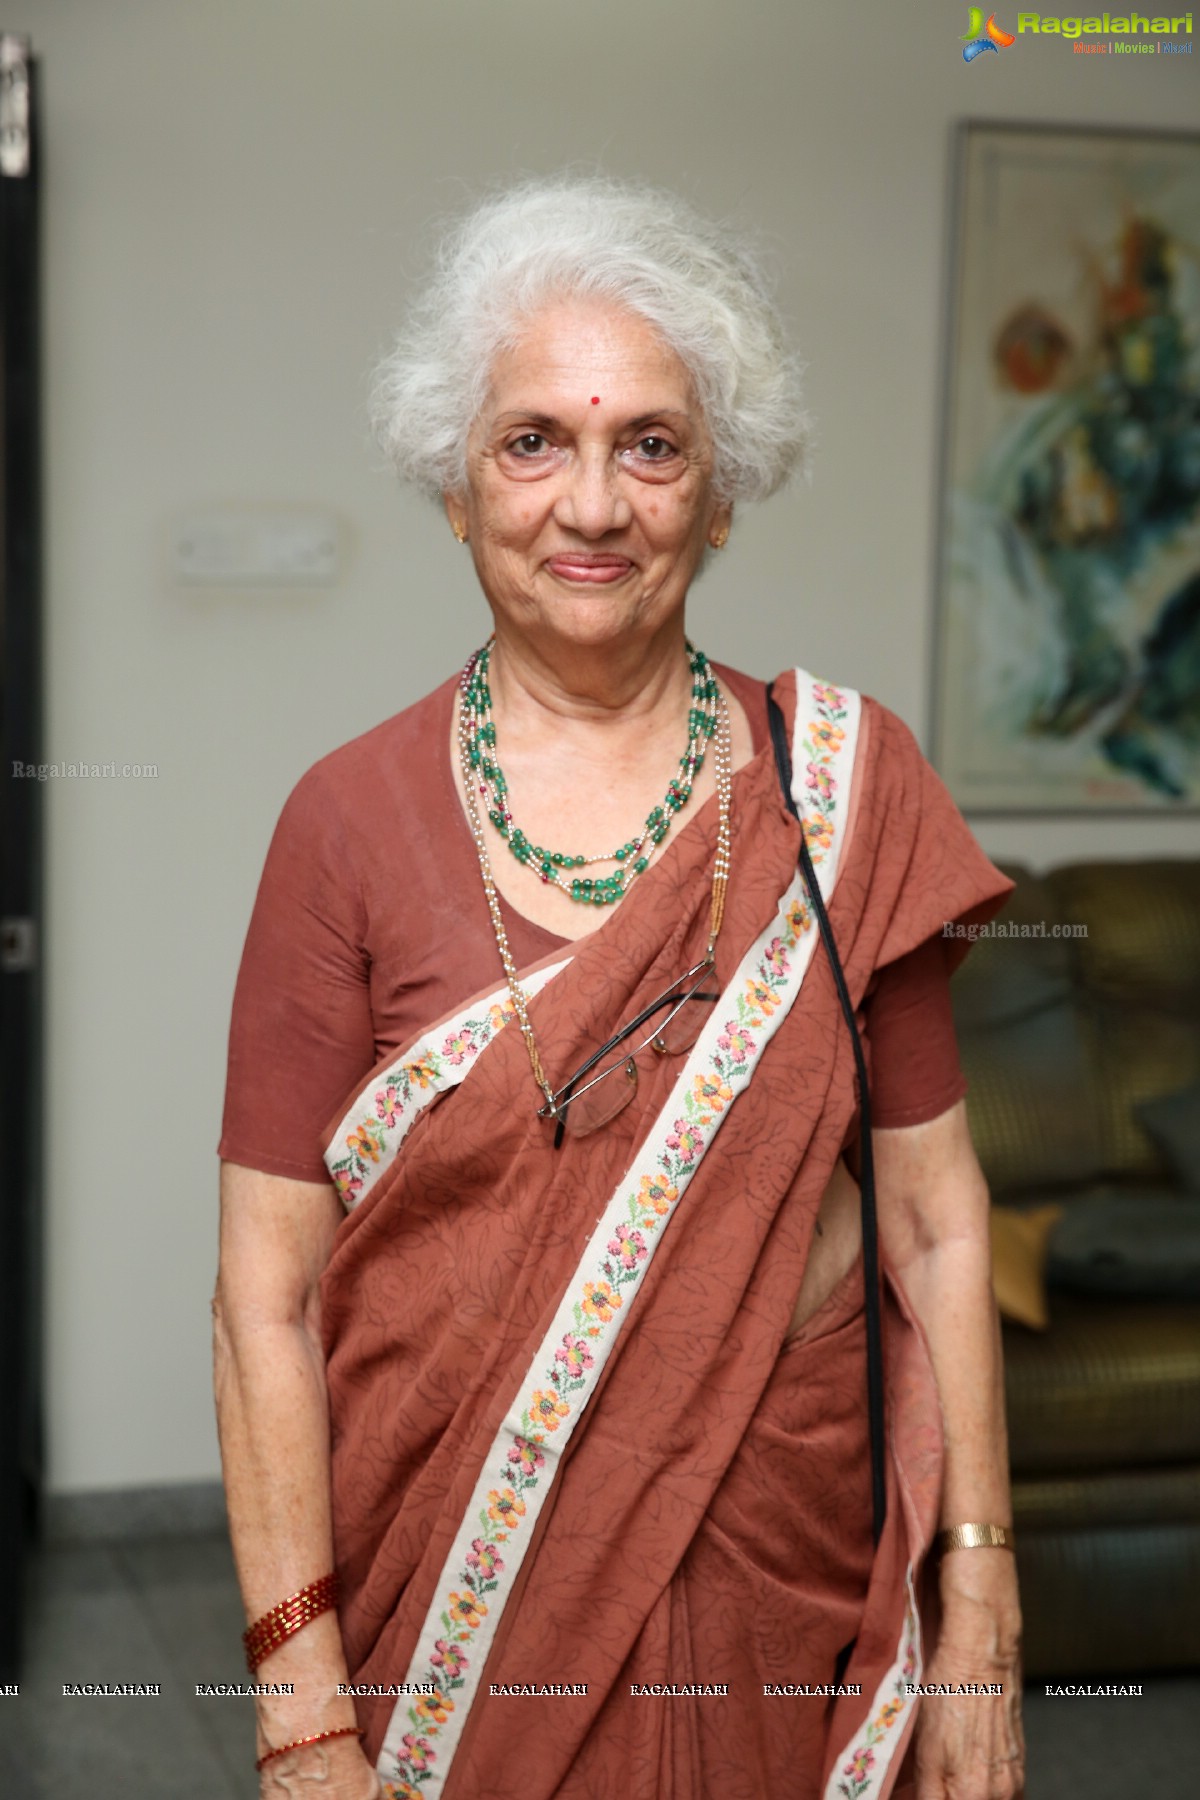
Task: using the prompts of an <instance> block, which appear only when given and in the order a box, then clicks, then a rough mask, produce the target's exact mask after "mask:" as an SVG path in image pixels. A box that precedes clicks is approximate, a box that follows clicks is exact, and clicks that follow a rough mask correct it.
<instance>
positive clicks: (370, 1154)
mask: <svg viewBox="0 0 1200 1800" xmlns="http://www.w3.org/2000/svg"><path fill="white" fill-rule="evenodd" d="M570 960H571V959H570V957H564V958H562V959H560V960H559V961H558V962H554V963H548V964H547V965H546V966H545V967H544V968H541V969H538V970H536V971H535V972H534V973H533V974H531V975H527V976H526V977H525V978H524V980H523V983H522V985H523V986H524V989H525V992H526V993H527V994H536V993H540V991H541V989H542V988H544V987H545V986H546V985H547V983H548V982H550V981H552V980H553V978H554V977H555V976H556V975H558V974H560V973H561V972H562V970H563V969H565V968H566V967H567V966H568V964H569V962H570ZM515 1018H516V1013H515V1012H514V1010H513V1004H512V1000H511V999H510V998H509V992H508V988H507V987H506V986H505V987H500V988H497V989H495V991H494V992H493V993H490V994H485V995H484V996H483V997H482V998H480V999H477V1000H472V1001H470V1002H468V1004H467V1005H466V1006H464V1007H463V1008H462V1009H461V1010H460V1011H459V1012H457V1013H454V1014H453V1015H452V1016H451V1017H450V1018H449V1019H446V1020H444V1021H443V1023H442V1024H441V1025H438V1026H436V1027H434V1028H433V1029H432V1030H430V1031H428V1032H426V1033H425V1034H424V1036H422V1037H419V1038H417V1040H416V1041H415V1043H413V1044H410V1045H409V1047H408V1049H407V1050H405V1051H403V1052H402V1053H401V1055H400V1056H399V1057H397V1059H396V1061H395V1062H394V1063H392V1064H391V1066H390V1067H389V1068H387V1069H385V1070H384V1071H383V1072H382V1074H379V1075H374V1076H372V1078H371V1079H370V1081H368V1082H367V1084H366V1086H365V1087H364V1088H363V1090H362V1092H361V1093H360V1094H358V1095H357V1097H356V1098H355V1100H354V1101H353V1103H352V1104H351V1106H350V1107H349V1108H348V1110H347V1112H346V1115H345V1117H344V1118H343V1119H342V1121H341V1123H340V1124H339V1125H338V1127H337V1129H336V1130H335V1132H334V1134H333V1138H332V1141H331V1143H330V1146H329V1148H328V1150H327V1151H326V1152H325V1167H326V1168H327V1169H328V1170H329V1175H330V1179H331V1180H332V1182H333V1185H334V1186H335V1187H336V1189H337V1191H338V1198H339V1199H340V1200H341V1203H342V1205H343V1206H344V1207H345V1209H346V1211H347V1212H352V1211H353V1210H354V1208H355V1207H356V1206H358V1205H359V1204H360V1203H361V1202H362V1201H363V1200H365V1198H366V1196H367V1195H368V1194H369V1193H370V1191H371V1189H372V1188H373V1187H374V1185H375V1183H376V1182H377V1181H378V1180H379V1177H380V1176H381V1175H382V1174H383V1172H384V1170H385V1169H386V1168H387V1167H388V1165H389V1163H391V1162H392V1161H393V1159H394V1158H395V1156H396V1154H397V1152H398V1151H399V1149H400V1146H401V1144H402V1143H403V1142H404V1140H405V1138H406V1137H407V1136H408V1134H409V1132H410V1131H411V1130H412V1127H413V1126H414V1125H415V1123H416V1121H417V1119H418V1118H419V1116H420V1114H421V1113H422V1112H423V1111H424V1109H425V1108H426V1107H427V1106H428V1105H429V1103H430V1101H431V1100H433V1099H434V1098H436V1096H437V1095H438V1094H444V1093H446V1092H447V1091H448V1090H449V1089H450V1088H454V1087H457V1086H458V1084H459V1082H460V1081H464V1080H465V1079H466V1077H467V1075H468V1074H469V1073H470V1070H471V1066H472V1064H473V1062H474V1061H475V1059H476V1057H478V1056H479V1055H480V1053H481V1052H482V1051H484V1050H486V1049H487V1047H488V1045H489V1044H490V1043H491V1041H492V1039H493V1038H494V1037H495V1036H496V1035H497V1033H498V1032H500V1031H503V1029H504V1027H505V1026H506V1025H509V1024H511V1023H512V1021H513V1019H515Z"/></svg>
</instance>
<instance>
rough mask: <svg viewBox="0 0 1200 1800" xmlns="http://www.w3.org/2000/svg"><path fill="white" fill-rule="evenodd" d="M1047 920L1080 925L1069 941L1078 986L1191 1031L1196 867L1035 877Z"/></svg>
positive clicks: (1102, 868)
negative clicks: (1179, 1021) (1169, 1017)
mask: <svg viewBox="0 0 1200 1800" xmlns="http://www.w3.org/2000/svg"><path fill="white" fill-rule="evenodd" d="M1043 883H1044V886H1045V887H1046V889H1047V890H1048V891H1049V893H1050V894H1051V895H1053V901H1052V905H1053V908H1054V912H1055V915H1056V916H1057V917H1058V918H1059V919H1061V920H1063V921H1065V922H1071V923H1074V924H1080V925H1085V926H1086V927H1087V936H1086V937H1080V938H1072V939H1070V940H1069V943H1070V952H1071V959H1072V963H1073V966H1074V969H1075V972H1076V977H1077V979H1078V981H1079V982H1080V984H1081V985H1082V986H1083V987H1085V988H1086V989H1088V990H1089V992H1090V993H1092V994H1094V995H1096V996H1097V997H1103V998H1108V999H1111V1000H1117V1001H1119V1002H1121V1003H1122V1004H1124V1003H1127V1002H1129V1001H1130V1000H1136V1001H1137V1002H1138V1003H1139V1004H1140V1005H1142V1006H1148V1007H1153V1008H1154V1009H1155V1010H1156V1011H1159V1012H1164V1013H1176V1014H1178V1015H1180V1016H1181V1017H1183V1018H1188V1019H1191V1020H1192V1022H1193V1023H1195V1021H1196V1019H1197V1017H1200V862H1198V861H1196V860H1195V859H1194V858H1185V859H1178V860H1167V859H1164V858H1160V859H1158V860H1156V861H1153V862H1147V861H1141V860H1134V861H1130V862H1088V863H1068V864H1066V865H1065V866H1064V867H1062V868H1060V869H1054V870H1051V872H1050V873H1049V874H1048V875H1046V876H1044V877H1043Z"/></svg>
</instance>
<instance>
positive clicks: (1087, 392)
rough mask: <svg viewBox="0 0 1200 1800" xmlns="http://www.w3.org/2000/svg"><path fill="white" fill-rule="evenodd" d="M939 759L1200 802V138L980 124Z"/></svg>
mask: <svg viewBox="0 0 1200 1800" xmlns="http://www.w3.org/2000/svg"><path fill="white" fill-rule="evenodd" d="M957 155H958V162H957V174H958V181H957V193H956V199H955V208H954V241H953V245H952V256H951V262H952V266H951V271H950V278H951V297H950V307H949V319H950V334H949V349H948V367H947V370H946V402H945V429H944V452H943V468H942V481H941V522H940V541H939V570H938V595H937V616H936V633H935V635H936V646H937V649H936V672H935V680H934V706H935V719H934V744H935V749H934V755H935V760H936V762H937V765H938V767H939V769H940V770H941V773H942V775H943V777H944V778H945V780H946V782H947V784H948V785H949V787H950V789H951V791H952V792H953V794H954V796H955V798H956V800H957V801H958V803H959V804H960V805H961V806H963V807H964V808H965V809H966V810H968V811H973V812H976V813H980V812H1009V811H1022V812H1065V811H1074V810H1080V809H1083V810H1091V809H1094V808H1104V809H1108V810H1111V811H1125V812H1141V811H1149V810H1151V809H1159V810H1163V809H1165V810H1169V811H1189V810H1195V809H1197V808H1200V136H1191V135H1182V134H1168V133H1152V132H1116V131H1108V130H1096V131H1091V130H1076V129H1070V130H1047V129H1043V128H1040V127H1029V128H1027V127H1014V126H997V125H982V124H979V125H976V124H971V125H966V126H964V127H963V128H962V130H961V132H960V134H959V143H958V147H957Z"/></svg>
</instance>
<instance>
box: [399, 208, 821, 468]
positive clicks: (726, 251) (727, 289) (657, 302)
mask: <svg viewBox="0 0 1200 1800" xmlns="http://www.w3.org/2000/svg"><path fill="white" fill-rule="evenodd" d="M573 295H581V296H587V297H593V296H595V297H599V298H602V299H605V300H611V301H612V302H613V303H614V305H618V306H621V307H623V308H625V309H626V310H627V311H629V312H631V313H633V314H635V315H637V316H638V317H640V318H642V319H645V320H646V321H647V323H648V324H650V325H652V326H653V327H654V328H655V330H656V331H657V332H658V333H659V335H660V336H661V337H662V339H663V341H664V342H665V343H666V344H668V345H669V346H670V348H671V349H672V350H673V351H674V352H675V353H676V355H677V356H678V357H679V358H680V360H681V362H682V363H683V364H684V365H685V367H686V368H687V369H688V370H689V372H690V374H691V377H692V380H693V381H694V383H695V386H696V392H697V395H698V397H699V399H700V403H701V405H702V406H703V408H704V414H705V419H706V422H707V424H708V429H709V432H710V433H711V436H712V440H713V446H714V451H715V466H714V472H713V482H714V490H715V492H716V495H717V497H718V498H719V499H721V500H724V501H735V500H765V499H766V498H767V496H768V495H769V494H773V493H774V492H775V491H776V489H777V488H779V487H781V486H782V484H783V483H784V482H785V481H786V480H787V478H788V476H789V475H791V474H792V473H793V472H794V471H797V470H800V471H803V472H804V473H805V474H806V475H807V473H808V466H807V465H808V455H809V449H810V443H811V422H810V420H809V417H808V414H807V413H806V411H805V409H804V404H803V399H802V395H801V388H800V374H801V364H800V363H799V361H798V359H797V358H796V356H795V354H794V353H793V352H792V351H791V350H790V349H789V348H788V345H787V343H786V341H785V337H784V333H783V328H782V325H781V322H780V319H779V315H778V312H777V311H776V308H775V306H774V303H773V301H772V299H771V296H770V294H769V292H768V288H767V283H766V280H765V278H764V276H763V273H762V270H761V267H760V264H759V261H758V258H757V257H756V256H755V254H754V253H753V252H752V250H751V249H750V248H749V246H748V245H747V244H746V243H744V242H743V241H741V240H740V239H739V238H738V237H737V236H735V235H734V234H733V233H732V232H731V231H729V230H728V229H727V228H726V227H724V226H722V225H718V224H717V223H715V222H714V221H712V220H710V219H707V218H705V217H703V216H702V215H701V214H700V213H698V212H697V211H696V210H695V209H694V208H693V207H692V206H690V205H689V204H688V203H687V202H686V201H683V200H681V199H679V198H678V197H677V196H676V195H674V194H670V193H666V192H663V191H662V190H660V189H657V188H653V187H649V186H645V185H643V184H641V183H638V182H629V181H617V180H614V179H612V178H610V177H606V176H599V175H584V176H580V175H576V174H572V173H566V174H560V175H554V176H549V177H535V178H532V179H527V180H523V181H520V182H517V183H516V184H514V185H511V186H508V187H506V188H504V189H502V190H501V191H499V192H497V193H494V194H492V195H490V196H489V197H487V198H486V199H484V200H483V201H482V202H480V203H479V204H477V205H476V206H475V207H474V208H473V209H472V210H471V211H469V212H468V213H466V214H465V215H464V216H463V217H461V218H459V219H458V220H456V221H454V222H452V223H451V225H450V227H449V228H448V229H447V230H446V232H445V234H444V235H443V237H442V239H441V242H440V244H439V245H438V248H437V252H436V257H435V262H434V268H433V273H432V277H431V279H430V280H429V281H428V282H427V283H426V285H425V287H424V288H423V290H422V291H421V292H420V293H419V294H418V296H417V298H416V300H415V302H414V303H413V305H412V307H411V309H410V312H409V315H408V318H407V320H406V322H405V324H404V326H403V327H402V329H401V330H400V332H399V334H398V336H397V338H396V341H395V343H394V345H393V347H392V349H391V351H390V352H389V353H388V354H387V355H386V356H385V357H384V358H383V359H382V360H381V361H380V363H379V365H378V367H377V369H376V371H375V379H374V383H373V387H372V394H371V419H372V423H373V425H374V427H375V431H376V435H377V437H378V439H379V442H380V444H381V445H382V447H383V449H384V451H385V452H386V454H387V456H388V458H389V459H390V461H391V462H392V463H393V464H394V466H395V468H396V470H397V471H398V473H399V474H400V475H401V476H402V477H403V478H404V479H405V480H407V481H410V482H412V483H413V484H414V485H415V486H416V487H418V488H420V489H421V490H422V491H423V492H425V493H426V494H428V495H430V496H431V497H432V498H435V499H436V498H437V497H439V496H440V495H441V494H442V493H444V492H461V491H462V489H463V487H464V486H465V482H466V451H467V435H468V432H469V431H470V428H471V424H472V422H473V420H474V419H475V417H476V415H477V414H478V412H479V410H480V408H481V407H482V405H483V402H484V399H485V397H486V393H487V386H488V379H489V372H490V370H491V367H492V363H493V360H494V358H495V357H496V355H497V354H498V353H499V352H500V351H502V350H504V349H507V348H510V347H512V346H513V345H514V344H515V343H517V342H518V341H519V338H520V329H521V324H522V321H523V320H524V319H526V318H528V317H529V316H530V315H531V314H532V313H534V312H536V311H537V310H538V309H539V307H541V306H542V305H544V304H545V303H546V302H547V301H549V300H552V299H557V298H561V297H563V296H573Z"/></svg>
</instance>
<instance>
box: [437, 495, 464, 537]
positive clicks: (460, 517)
mask: <svg viewBox="0 0 1200 1800" xmlns="http://www.w3.org/2000/svg"><path fill="white" fill-rule="evenodd" d="M442 505H443V507H444V508H445V510H446V517H447V518H448V519H449V521H450V529H451V531H452V532H453V533H454V535H455V537H456V538H457V539H458V541H459V543H460V544H465V543H466V541H467V509H466V507H465V506H464V505H463V503H462V499H461V497H460V496H459V495H458V494H451V493H444V494H443V495H442Z"/></svg>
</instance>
